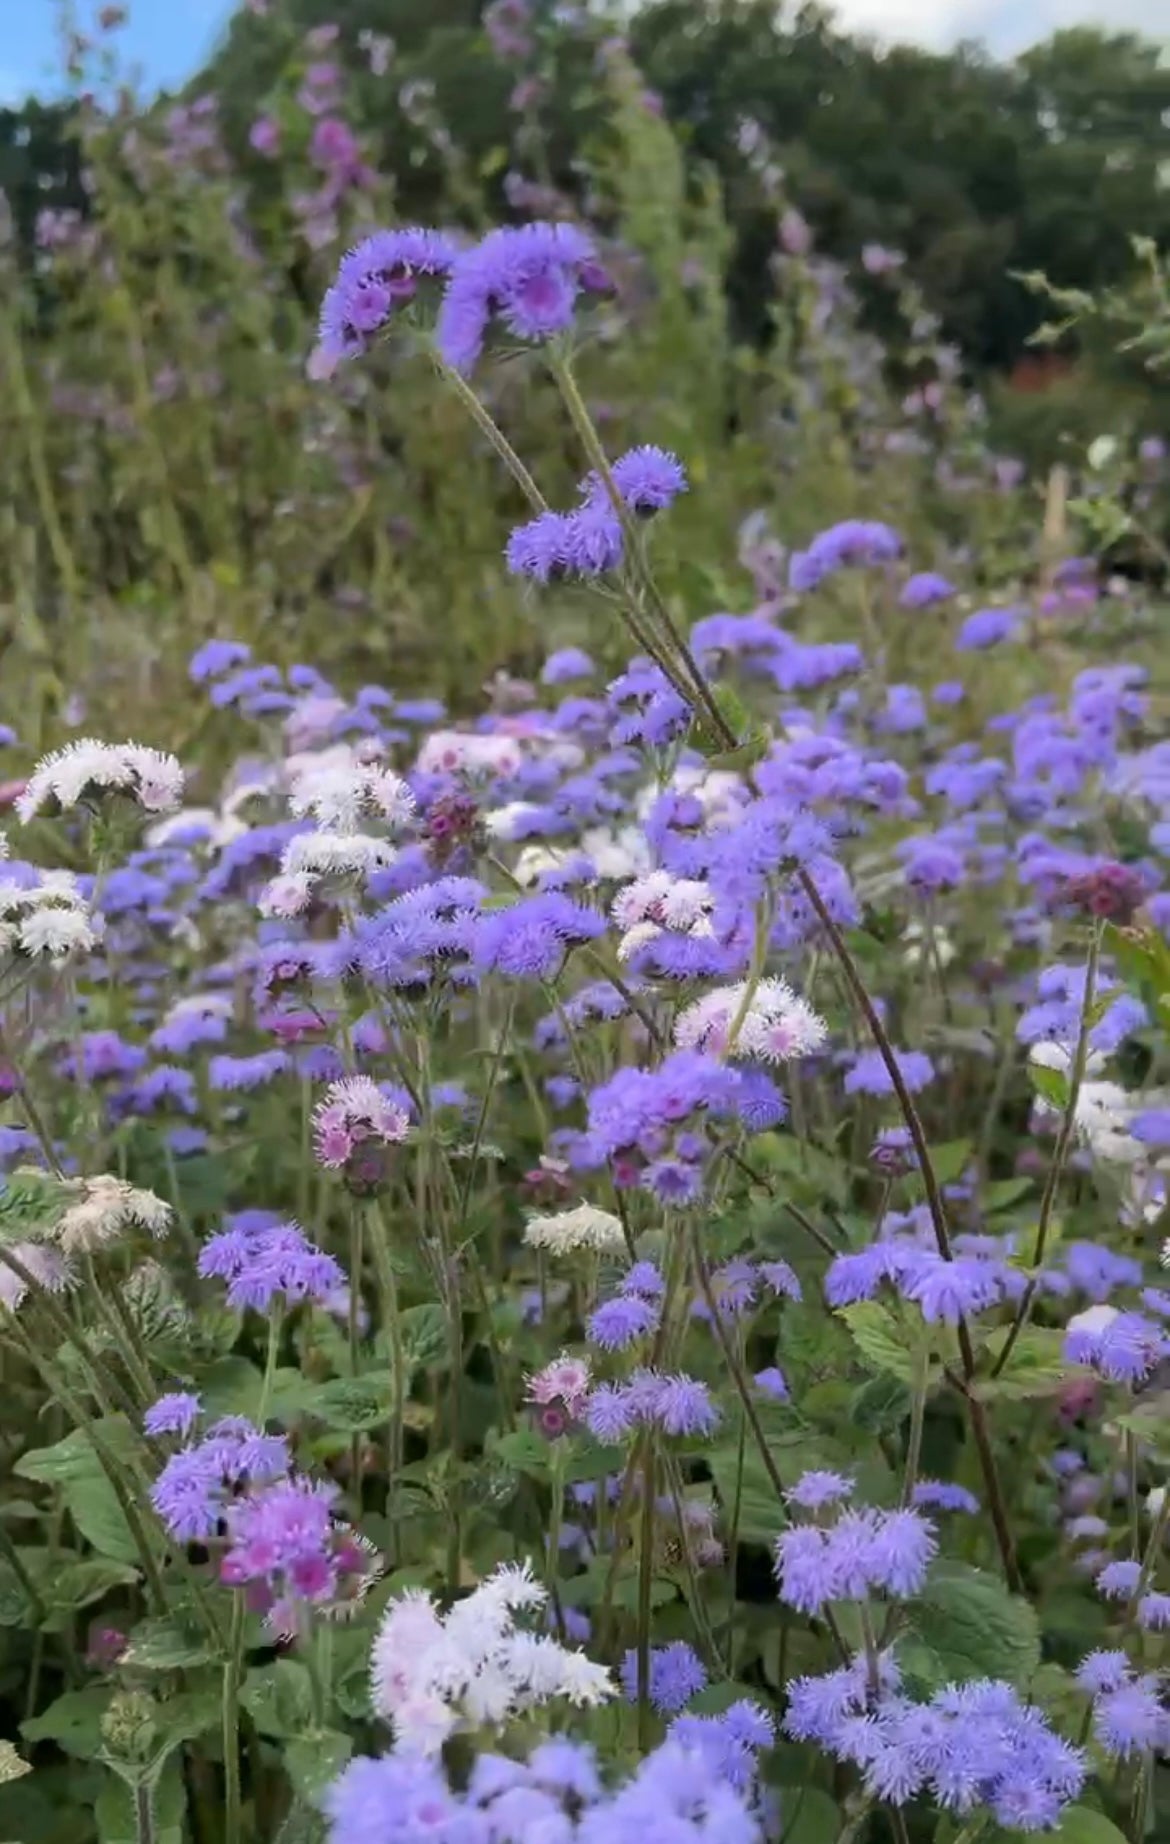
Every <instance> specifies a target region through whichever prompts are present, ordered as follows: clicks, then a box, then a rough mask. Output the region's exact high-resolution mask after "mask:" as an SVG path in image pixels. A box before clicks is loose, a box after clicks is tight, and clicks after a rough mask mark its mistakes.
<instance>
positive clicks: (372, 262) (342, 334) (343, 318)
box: [314, 227, 456, 376]
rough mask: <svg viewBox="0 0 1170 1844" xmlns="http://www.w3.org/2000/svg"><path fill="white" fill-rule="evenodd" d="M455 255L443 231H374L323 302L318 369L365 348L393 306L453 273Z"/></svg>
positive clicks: (347, 259) (322, 372)
mask: <svg viewBox="0 0 1170 1844" xmlns="http://www.w3.org/2000/svg"><path fill="white" fill-rule="evenodd" d="M455 260H456V252H455V248H454V245H453V244H451V243H449V242H448V241H447V239H446V238H445V237H443V236H441V235H440V234H439V232H438V231H433V230H420V229H418V228H414V227H412V228H409V229H405V230H384V231H375V232H374V234H373V235H372V236H370V237H365V238H363V239H362V241H361V243H359V244H356V245H355V246H354V248H353V249H352V250H349V251H347V253H346V254H345V255H344V256H343V257H342V259H341V263H340V265H339V267H338V271H337V279H336V281H335V282H334V283H333V285H332V287H331V288H330V289H329V290H328V291H327V293H326V295H325V299H324V300H323V301H322V303H321V323H320V331H319V336H318V346H317V352H316V354H315V355H314V370H315V371H316V374H317V375H318V376H327V375H328V374H329V372H331V371H332V370H333V369H334V367H335V366H336V365H338V364H339V363H340V362H341V361H343V360H346V359H352V358H356V357H358V356H359V354H361V353H363V352H365V351H366V350H367V349H368V347H369V346H370V345H371V344H372V342H373V340H374V339H375V338H376V337H377V335H378V334H379V333H380V332H382V330H383V328H384V327H385V326H386V324H387V322H388V321H389V320H390V318H391V316H392V315H393V314H394V312H395V311H396V310H398V309H401V308H402V307H405V306H406V305H408V304H409V303H410V302H411V301H413V299H414V297H415V295H416V294H417V293H418V291H419V288H420V286H421V285H422V284H424V283H425V282H426V281H428V280H430V281H435V280H439V279H441V278H442V277H444V276H446V275H449V274H450V272H451V269H452V267H453V266H454V263H455Z"/></svg>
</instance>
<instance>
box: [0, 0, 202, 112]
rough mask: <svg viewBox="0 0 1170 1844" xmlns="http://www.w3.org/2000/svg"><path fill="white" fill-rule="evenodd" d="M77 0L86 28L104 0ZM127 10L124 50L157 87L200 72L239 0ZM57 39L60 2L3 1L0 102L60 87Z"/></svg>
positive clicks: (140, 1) (167, 2) (135, 4)
mask: <svg viewBox="0 0 1170 1844" xmlns="http://www.w3.org/2000/svg"><path fill="white" fill-rule="evenodd" d="M75 3H76V11H77V15H78V18H79V20H80V21H81V22H82V24H83V26H84V22H85V20H86V19H87V17H90V18H92V17H93V16H94V15H95V14H96V12H97V9H98V5H99V4H100V0H75ZM128 10H129V20H128V22H127V24H126V25H125V26H124V27H123V28H122V30H121V32H120V33H119V34H118V42H119V44H120V46H121V54H122V56H123V57H124V58H125V59H127V60H129V61H131V62H133V63H135V64H137V65H140V66H141V69H142V74H143V81H144V83H145V84H146V85H148V86H149V87H152V88H158V87H159V86H162V85H173V84H178V83H182V82H183V81H184V80H185V79H186V78H187V77H189V76H190V75H191V73H192V72H193V71H195V70H198V68H199V66H200V64H201V63H202V61H203V59H204V58H205V57H206V55H207V53H208V51H209V50H210V49H211V47H212V46H213V45H214V43H215V41H216V39H217V37H218V36H219V33H220V32H221V31H222V30H223V27H224V25H225V23H226V22H227V20H228V19H229V18H230V16H231V14H232V12H233V11H234V10H235V0H128ZM57 43H58V40H57V6H56V0H0V103H3V102H12V101H16V100H19V99H20V98H21V97H22V96H24V95H26V94H27V93H28V92H29V91H30V90H35V91H37V92H38V93H41V94H44V93H47V92H50V91H52V90H53V89H54V88H56V87H58V84H59V78H58V76H57V72H58V70H59V66H60V59H59V56H58V53H57Z"/></svg>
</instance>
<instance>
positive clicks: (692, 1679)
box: [622, 1639, 707, 1716]
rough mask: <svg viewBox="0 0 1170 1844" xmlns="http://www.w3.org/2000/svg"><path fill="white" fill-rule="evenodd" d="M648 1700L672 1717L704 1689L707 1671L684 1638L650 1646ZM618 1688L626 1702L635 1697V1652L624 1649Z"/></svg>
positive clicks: (636, 1662) (634, 1700) (636, 1687)
mask: <svg viewBox="0 0 1170 1844" xmlns="http://www.w3.org/2000/svg"><path fill="white" fill-rule="evenodd" d="M649 1663H650V1682H649V1685H648V1687H647V1689H648V1693H649V1697H650V1702H651V1703H652V1704H653V1706H654V1708H655V1709H656V1710H658V1711H659V1712H660V1713H661V1714H662V1715H666V1716H673V1715H674V1714H675V1712H676V1711H677V1710H681V1709H682V1708H683V1707H684V1706H685V1705H686V1704H688V1703H689V1702H690V1700H691V1698H692V1697H694V1696H697V1695H698V1693H699V1691H701V1690H702V1689H704V1688H705V1686H706V1683H707V1673H706V1670H705V1668H704V1666H703V1661H702V1659H701V1658H700V1657H699V1655H698V1653H697V1652H696V1651H695V1649H694V1647H693V1646H690V1645H688V1644H687V1642H686V1640H685V1639H676V1640H675V1641H674V1643H673V1644H672V1645H666V1646H654V1647H652V1649H651V1652H650V1660H649ZM622 1689H623V1691H624V1692H625V1695H626V1697H627V1699H628V1700H629V1702H631V1703H635V1702H636V1701H637V1698H638V1654H637V1653H636V1652H627V1653H626V1655H625V1658H624V1659H623V1660H622Z"/></svg>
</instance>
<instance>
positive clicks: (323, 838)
mask: <svg viewBox="0 0 1170 1844" xmlns="http://www.w3.org/2000/svg"><path fill="white" fill-rule="evenodd" d="M396 856H397V853H396V851H395V848H394V846H393V845H391V843H390V841H389V840H388V839H375V838H373V837H372V836H371V835H370V834H369V833H368V832H301V833H298V834H297V836H296V838H295V839H290V840H289V842H288V844H287V845H286V846H285V848H284V855H283V857H282V859H281V865H280V868H281V870H282V871H283V872H284V873H285V875H286V876H289V877H296V876H298V875H300V874H301V873H304V874H306V875H308V876H309V877H368V876H369V875H370V873H371V871H383V870H385V868H386V866H387V865H389V864H393V862H394V859H395V857H396Z"/></svg>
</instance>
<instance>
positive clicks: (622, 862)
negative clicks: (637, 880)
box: [581, 826, 650, 880]
mask: <svg viewBox="0 0 1170 1844" xmlns="http://www.w3.org/2000/svg"><path fill="white" fill-rule="evenodd" d="M581 850H582V851H583V852H584V853H585V856H586V857H587V858H588V859H589V860H590V862H591V863H592V864H593V865H594V866H595V868H596V871H597V875H598V877H604V878H610V879H614V880H616V879H617V878H619V877H639V876H641V875H642V874H643V873H644V872H646V871H648V870H649V869H650V845H649V842H648V840H647V838H646V835H645V833H644V832H643V831H642V830H641V828H640V827H638V826H623V827H622V829H621V831H620V832H618V833H616V834H615V833H612V832H610V831H609V830H608V828H606V827H604V826H590V827H589V829H588V830H587V831H586V832H583V833H582V834H581Z"/></svg>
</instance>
